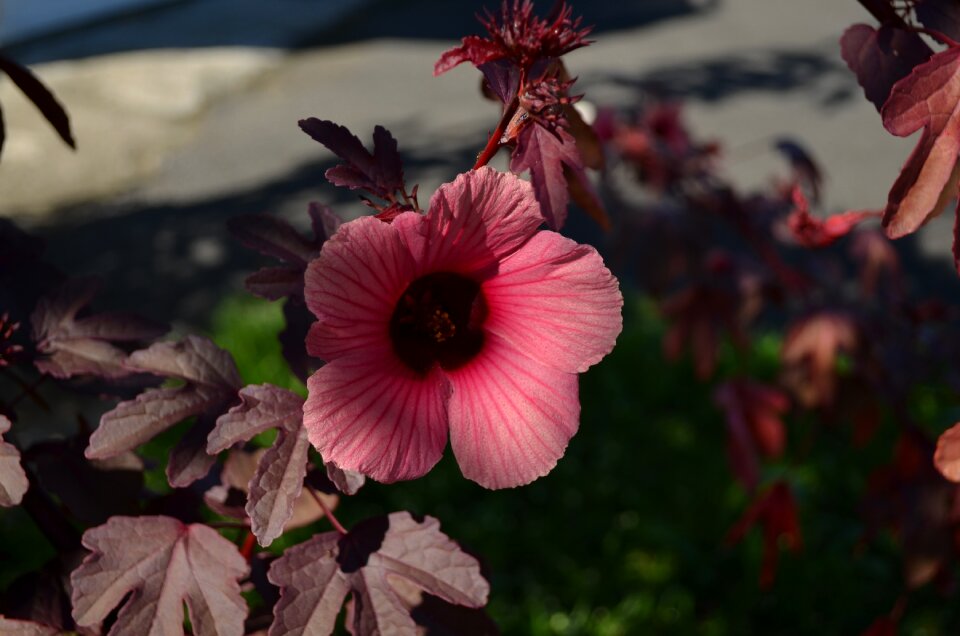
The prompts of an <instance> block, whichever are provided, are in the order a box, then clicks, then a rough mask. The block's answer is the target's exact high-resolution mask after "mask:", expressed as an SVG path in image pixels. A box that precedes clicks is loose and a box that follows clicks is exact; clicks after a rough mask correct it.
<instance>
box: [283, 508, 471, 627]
mask: <svg viewBox="0 0 960 636" xmlns="http://www.w3.org/2000/svg"><path fill="white" fill-rule="evenodd" d="M267 576H268V578H269V579H270V582H271V583H273V584H274V585H278V586H279V587H280V601H279V602H278V603H277V605H276V606H275V607H274V617H275V620H274V624H273V626H272V627H271V628H270V636H285V635H287V634H317V635H318V636H319V635H322V634H329V633H331V632H332V631H333V628H334V625H335V622H336V618H337V615H338V614H339V613H340V609H341V607H342V605H343V602H344V600H345V599H346V596H347V594H348V593H351V594H352V595H353V603H354V608H353V611H352V612H350V613H349V614H350V616H348V620H349V621H350V625H349V626H348V627H349V628H350V629H351V632H352V633H356V634H370V635H378V634H394V633H410V634H413V633H415V629H416V623H415V622H414V619H413V618H412V617H411V615H410V614H411V610H412V609H413V608H412V607H411V606H410V604H409V596H410V595H409V586H410V585H412V586H415V587H416V588H418V589H420V590H423V591H424V592H427V593H429V594H432V595H434V596H437V597H439V598H441V599H443V600H444V601H447V602H449V603H454V604H457V605H464V606H467V607H481V606H483V605H485V604H486V602H487V595H488V594H489V585H488V584H487V582H486V580H484V579H483V577H482V576H481V574H480V566H479V563H477V561H476V559H474V558H473V557H471V556H469V555H467V554H465V553H464V552H462V551H461V550H460V548H459V546H457V544H456V543H454V542H453V541H451V540H450V539H449V538H448V537H447V536H446V535H444V534H443V533H441V532H440V524H439V522H438V521H437V520H436V519H433V518H431V517H426V518H425V519H424V521H423V522H421V523H418V522H417V521H415V520H414V519H413V517H411V516H410V514H409V513H407V512H395V513H392V514H390V515H388V516H387V517H377V518H375V519H369V520H367V521H365V522H363V523H360V524H358V525H357V526H355V527H354V529H353V530H351V531H350V532H349V533H348V534H346V535H344V536H342V537H341V536H340V535H338V534H337V533H334V532H330V533H326V534H321V535H317V536H315V537H313V538H312V539H310V540H309V541H307V542H305V543H301V544H300V545H297V546H294V547H292V548H289V549H287V551H286V552H285V553H284V555H283V556H282V557H280V558H279V559H277V560H276V561H274V562H273V564H272V565H271V566H270V571H269V573H268V575H267Z"/></svg>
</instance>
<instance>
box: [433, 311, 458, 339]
mask: <svg viewBox="0 0 960 636" xmlns="http://www.w3.org/2000/svg"><path fill="white" fill-rule="evenodd" d="M427 326H428V327H429V329H430V333H431V335H432V336H433V339H434V340H435V341H437V342H438V343H440V342H446V341H447V340H449V339H450V338H452V337H454V336H455V335H456V334H457V325H455V324H454V322H453V320H451V319H450V314H449V313H447V312H446V311H444V310H443V309H441V308H439V307H437V308H436V309H434V311H433V315H432V316H430V319H429V322H428V323H427Z"/></svg>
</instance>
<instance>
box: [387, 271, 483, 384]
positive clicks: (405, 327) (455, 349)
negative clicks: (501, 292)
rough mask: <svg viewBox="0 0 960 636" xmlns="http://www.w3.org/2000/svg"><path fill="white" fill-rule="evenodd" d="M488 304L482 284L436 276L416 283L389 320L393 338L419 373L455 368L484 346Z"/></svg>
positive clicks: (450, 275)
mask: <svg viewBox="0 0 960 636" xmlns="http://www.w3.org/2000/svg"><path fill="white" fill-rule="evenodd" d="M486 315H487V304H486V301H485V300H484V298H483V292H482V291H481V290H480V284H479V283H477V282H476V281H474V280H471V279H469V278H467V277H465V276H461V275H460V274H453V273H450V272H437V273H436V274H428V275H426V276H424V277H422V278H418V279H417V280H415V281H413V282H412V283H411V284H410V286H409V287H407V290H406V291H405V292H403V295H402V296H401V297H400V300H399V301H398V302H397V307H396V308H395V309H394V310H393V316H391V318H390V340H391V341H392V342H393V349H394V351H396V352H397V355H398V356H399V357H400V359H401V360H403V362H404V363H405V364H406V365H407V366H409V367H410V368H411V369H413V370H414V371H417V372H418V373H426V372H427V371H429V370H430V368H431V367H432V366H433V365H434V364H435V363H437V364H439V365H440V366H441V367H443V368H444V369H456V368H457V367H459V366H462V365H463V364H466V363H467V362H468V361H470V359H471V358H473V357H474V356H475V355H476V354H477V353H478V352H479V351H480V347H482V346H483V331H482V330H481V326H482V325H483V321H484V319H485V318H486Z"/></svg>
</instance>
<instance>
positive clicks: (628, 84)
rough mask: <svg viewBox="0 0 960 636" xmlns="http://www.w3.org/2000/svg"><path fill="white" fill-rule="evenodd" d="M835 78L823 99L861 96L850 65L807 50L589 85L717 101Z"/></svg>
mask: <svg viewBox="0 0 960 636" xmlns="http://www.w3.org/2000/svg"><path fill="white" fill-rule="evenodd" d="M831 76H833V77H835V79H836V82H835V85H834V86H831V87H830V89H829V90H828V91H827V92H826V94H823V95H819V97H820V101H821V102H822V103H823V104H824V105H833V104H836V103H838V102H840V101H845V100H847V99H850V98H852V97H859V94H858V91H859V88H858V87H857V83H856V79H855V78H854V77H853V75H852V74H851V73H850V72H849V71H848V70H847V68H846V67H845V66H842V65H840V64H839V63H837V62H836V61H834V60H833V59H831V58H830V57H828V56H827V55H824V54H823V53H819V52H813V51H804V50H767V51H758V52H756V53H754V54H742V55H729V56H725V57H715V58H709V59H701V60H697V61H695V62H687V63H683V64H677V65H674V66H664V67H661V68H658V69H656V70H654V71H651V72H648V73H645V74H642V75H639V76H638V75H632V74H630V75H628V74H622V73H612V74H607V75H603V74H595V75H594V76H592V77H591V78H590V81H589V84H594V85H605V84H607V85H614V86H619V87H624V88H628V89H631V90H634V91H636V92H637V93H639V94H654V95H658V96H661V97H665V98H671V99H698V100H701V101H705V102H717V101H721V100H723V99H726V98H728V97H730V96H732V95H736V94H737V93H740V92H743V91H747V90H752V91H768V92H784V91H791V90H797V89H805V90H807V91H808V92H809V90H810V89H811V87H814V86H817V85H819V84H820V83H821V82H823V81H824V79H826V78H829V77H831Z"/></svg>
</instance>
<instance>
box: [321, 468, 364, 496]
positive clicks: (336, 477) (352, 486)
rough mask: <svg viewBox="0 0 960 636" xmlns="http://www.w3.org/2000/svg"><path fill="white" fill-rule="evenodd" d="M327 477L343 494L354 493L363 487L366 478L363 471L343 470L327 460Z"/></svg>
mask: <svg viewBox="0 0 960 636" xmlns="http://www.w3.org/2000/svg"><path fill="white" fill-rule="evenodd" d="M326 467H327V478H328V479H329V480H330V481H331V482H333V485H334V486H336V487H337V490H339V491H340V492H342V493H343V494H345V495H355V494H357V491H358V490H360V489H361V488H362V487H363V484H364V483H366V481H367V478H366V476H365V475H363V473H358V472H356V471H355V470H343V469H342V468H340V467H339V466H337V465H336V464H334V463H333V462H327V464H326Z"/></svg>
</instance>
